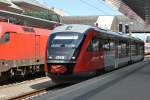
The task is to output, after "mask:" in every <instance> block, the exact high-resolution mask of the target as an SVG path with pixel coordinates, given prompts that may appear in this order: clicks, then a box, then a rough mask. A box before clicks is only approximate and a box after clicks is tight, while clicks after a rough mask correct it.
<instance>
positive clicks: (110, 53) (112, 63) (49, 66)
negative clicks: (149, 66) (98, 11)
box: [45, 24, 144, 82]
mask: <svg viewBox="0 0 150 100" xmlns="http://www.w3.org/2000/svg"><path fill="white" fill-rule="evenodd" d="M45 58H46V60H45V70H46V73H47V74H48V76H49V77H50V78H51V79H52V80H53V81H54V82H73V81H74V80H78V79H79V78H78V77H80V78H82V77H87V76H90V75H93V74H96V73H97V72H101V71H108V70H112V69H117V68H120V67H122V66H126V65H129V64H132V63H135V62H138V61H142V60H143V59H144V42H143V41H142V40H140V39H138V38H133V37H131V36H127V35H121V34H119V33H115V32H110V31H106V30H103V29H100V28H98V27H94V26H89V25H77V24H71V25H62V26H59V27H57V28H55V29H54V30H53V32H52V34H51V35H50V37H49V39H48V43H47V51H46V57H45ZM70 79H71V80H70Z"/></svg>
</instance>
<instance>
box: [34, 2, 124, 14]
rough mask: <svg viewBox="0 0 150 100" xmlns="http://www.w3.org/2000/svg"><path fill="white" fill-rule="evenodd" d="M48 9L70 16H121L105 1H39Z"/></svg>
mask: <svg viewBox="0 0 150 100" xmlns="http://www.w3.org/2000/svg"><path fill="white" fill-rule="evenodd" d="M37 1H39V2H41V3H42V4H44V5H46V6H48V7H50V8H51V7H55V8H59V9H63V10H64V11H65V12H66V13H68V14H69V15H70V16H88V15H120V14H121V13H120V12H118V11H117V10H115V9H114V8H112V7H111V6H110V5H109V4H107V3H105V2H104V1H103V0H37Z"/></svg>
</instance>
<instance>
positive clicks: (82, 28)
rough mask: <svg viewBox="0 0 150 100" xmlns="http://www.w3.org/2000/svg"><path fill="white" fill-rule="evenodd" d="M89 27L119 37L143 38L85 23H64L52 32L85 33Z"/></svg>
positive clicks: (137, 39)
mask: <svg viewBox="0 0 150 100" xmlns="http://www.w3.org/2000/svg"><path fill="white" fill-rule="evenodd" d="M89 29H94V30H96V31H99V32H102V33H104V34H106V35H110V36H111V37H118V38H124V39H132V40H136V41H142V40H141V39H139V38H135V37H132V36H130V35H125V34H122V33H119V32H111V31H108V30H105V29H101V28H99V27H96V26H91V25H83V24H64V25H62V26H58V27H56V28H55V29H54V30H53V31H52V33H56V32H78V33H82V34H85V33H86V31H88V30H89Z"/></svg>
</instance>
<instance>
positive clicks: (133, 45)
mask: <svg viewBox="0 0 150 100" xmlns="http://www.w3.org/2000/svg"><path fill="white" fill-rule="evenodd" d="M130 47H131V55H132V56H135V55H136V54H137V53H136V44H135V43H132V44H131V45H130Z"/></svg>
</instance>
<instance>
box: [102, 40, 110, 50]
mask: <svg viewBox="0 0 150 100" xmlns="http://www.w3.org/2000/svg"><path fill="white" fill-rule="evenodd" d="M103 48H104V51H110V45H109V41H108V40H104V45H103Z"/></svg>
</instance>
